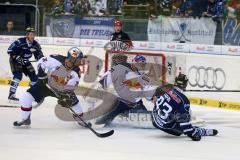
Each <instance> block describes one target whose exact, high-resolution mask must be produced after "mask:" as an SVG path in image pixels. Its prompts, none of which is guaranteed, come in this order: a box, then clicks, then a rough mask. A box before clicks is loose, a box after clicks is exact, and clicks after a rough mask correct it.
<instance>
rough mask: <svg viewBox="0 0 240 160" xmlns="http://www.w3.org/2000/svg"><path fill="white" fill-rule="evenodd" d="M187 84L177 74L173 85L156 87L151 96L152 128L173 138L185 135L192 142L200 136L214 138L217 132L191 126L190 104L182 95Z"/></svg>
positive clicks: (183, 78) (185, 80)
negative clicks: (152, 105)
mask: <svg viewBox="0 0 240 160" xmlns="http://www.w3.org/2000/svg"><path fill="white" fill-rule="evenodd" d="M187 83H188V78H187V76H186V75H184V74H179V76H178V77H176V79H175V84H174V85H171V84H167V85H165V86H161V87H158V88H157V89H156V91H155V93H154V95H153V102H154V108H153V112H152V122H153V125H154V127H156V128H158V129H160V130H162V131H164V132H166V133H168V134H171V135H175V136H180V135H182V134H185V135H187V136H188V137H190V138H191V139H192V140H193V141H200V140H201V137H202V136H215V135H217V133H218V131H217V130H215V129H205V128H200V127H196V126H193V125H192V124H191V122H190V120H191V115H190V113H189V112H190V102H189V100H188V98H187V97H186V96H185V95H184V94H183V91H184V90H185V89H186V87H187Z"/></svg>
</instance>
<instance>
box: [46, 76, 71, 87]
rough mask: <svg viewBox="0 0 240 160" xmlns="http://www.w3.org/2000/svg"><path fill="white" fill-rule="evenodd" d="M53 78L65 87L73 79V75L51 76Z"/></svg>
mask: <svg viewBox="0 0 240 160" xmlns="http://www.w3.org/2000/svg"><path fill="white" fill-rule="evenodd" d="M51 78H52V79H53V80H54V81H55V82H56V83H57V84H59V85H63V86H65V85H66V84H67V83H68V81H69V80H70V79H72V76H71V75H68V76H67V77H64V76H59V75H55V74H51Z"/></svg>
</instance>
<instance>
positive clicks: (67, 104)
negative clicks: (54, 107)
mask: <svg viewBox="0 0 240 160" xmlns="http://www.w3.org/2000/svg"><path fill="white" fill-rule="evenodd" d="M58 104H60V105H61V106H62V107H66V108H69V107H71V106H72V100H71V99H69V98H63V99H59V100H58Z"/></svg>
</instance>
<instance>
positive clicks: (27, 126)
mask: <svg viewBox="0 0 240 160" xmlns="http://www.w3.org/2000/svg"><path fill="white" fill-rule="evenodd" d="M13 128H15V129H30V128H31V125H22V126H13Z"/></svg>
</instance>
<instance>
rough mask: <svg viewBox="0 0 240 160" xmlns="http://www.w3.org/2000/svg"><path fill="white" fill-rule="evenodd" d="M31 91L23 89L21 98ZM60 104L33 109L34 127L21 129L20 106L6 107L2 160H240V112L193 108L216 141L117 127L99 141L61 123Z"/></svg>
mask: <svg viewBox="0 0 240 160" xmlns="http://www.w3.org/2000/svg"><path fill="white" fill-rule="evenodd" d="M24 90H25V89H24V88H19V90H18V95H20V94H21V93H23V91H24ZM7 94H8V87H7V86H0V104H5V103H6V102H7V101H6V99H7ZM55 104H56V100H55V99H53V98H47V99H46V101H45V102H44V103H43V105H42V106H40V107H39V108H37V109H34V110H33V111H32V118H31V119H32V126H31V129H15V128H13V127H12V123H13V121H15V120H18V119H19V109H18V108H1V107H0V160H125V159H128V160H151V159H156V160H239V159H240V152H239V151H240V112H237V111H227V110H220V109H214V108H205V107H197V106H194V107H192V110H193V112H194V113H195V114H196V116H198V117H199V118H202V119H204V120H205V121H207V123H206V124H207V127H208V128H211V127H214V128H216V129H218V130H219V135H218V136H216V137H203V138H202V140H201V141H200V142H193V141H191V140H190V139H189V138H187V137H185V136H181V137H174V136H170V135H167V134H165V133H163V132H161V131H159V130H157V129H140V128H131V127H123V126H121V127H118V126H117V125H113V126H112V127H108V128H103V129H98V131H99V132H104V131H107V130H110V129H112V128H114V130H115V134H114V135H113V136H111V137H108V138H104V139H101V138H98V137H96V136H95V135H94V134H92V133H91V132H90V131H89V130H87V129H83V128H81V127H79V126H78V125H77V124H75V123H74V122H64V121H61V120H59V119H58V118H57V117H56V116H55V114H54V107H55Z"/></svg>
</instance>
